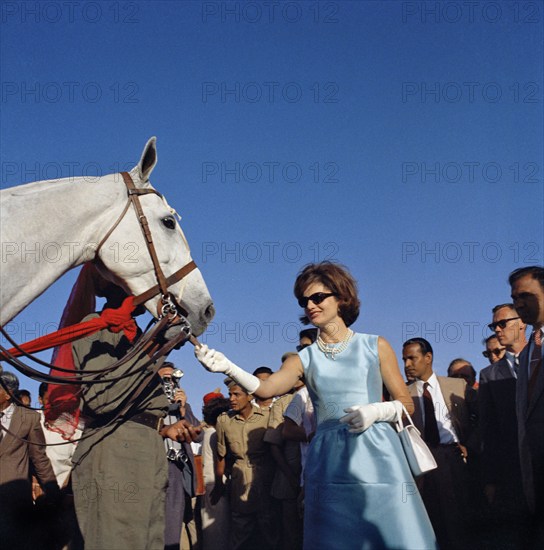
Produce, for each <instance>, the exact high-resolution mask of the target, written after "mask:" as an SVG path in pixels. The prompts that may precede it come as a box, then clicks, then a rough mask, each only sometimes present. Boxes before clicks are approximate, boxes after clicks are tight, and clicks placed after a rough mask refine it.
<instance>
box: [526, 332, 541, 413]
mask: <svg viewBox="0 0 544 550" xmlns="http://www.w3.org/2000/svg"><path fill="white" fill-rule="evenodd" d="M533 340H534V335H531V339H530V340H529V344H528V345H527V346H525V349H524V351H525V350H527V378H528V377H529V365H530V362H531V358H530V355H529V348H530V347H531V346H530V344H531V342H532V341H533ZM540 361H541V362H542V359H540ZM539 368H540V372H539V373H538V378H537V379H536V384H535V387H534V388H533V394H532V395H531V401H530V402H529V401H527V399H528V389H529V380H527V384H526V385H525V391H526V396H527V399H526V401H527V418H528V417H529V416H530V415H531V413H532V412H533V410H534V408H535V406H536V404H537V402H538V400H539V399H540V397H541V395H542V391H543V390H544V373H543V372H542V369H543V366H542V365H540V367H539Z"/></svg>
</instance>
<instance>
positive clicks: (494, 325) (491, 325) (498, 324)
mask: <svg viewBox="0 0 544 550" xmlns="http://www.w3.org/2000/svg"><path fill="white" fill-rule="evenodd" d="M516 319H519V317H510V319H503V320H502V321H495V322H494V323H489V325H487V326H488V327H489V328H490V329H491V330H492V331H493V332H495V329H496V328H497V327H499V328H502V329H505V328H506V325H507V324H508V321H515V320H516Z"/></svg>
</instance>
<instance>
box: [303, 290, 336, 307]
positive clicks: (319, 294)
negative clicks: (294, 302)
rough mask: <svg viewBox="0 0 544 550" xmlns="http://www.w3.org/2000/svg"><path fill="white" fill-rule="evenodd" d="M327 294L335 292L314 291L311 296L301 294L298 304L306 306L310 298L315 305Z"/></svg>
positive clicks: (326, 296) (333, 294)
mask: <svg viewBox="0 0 544 550" xmlns="http://www.w3.org/2000/svg"><path fill="white" fill-rule="evenodd" d="M329 296H336V294H335V293H334V292H316V293H315V294H312V295H311V296H303V297H302V298H299V299H298V305H299V306H300V307H303V308H306V307H307V306H308V302H309V301H310V300H311V301H312V302H313V303H314V304H315V305H316V306H317V305H319V304H320V303H321V302H322V301H323V300H325V298H328V297H329Z"/></svg>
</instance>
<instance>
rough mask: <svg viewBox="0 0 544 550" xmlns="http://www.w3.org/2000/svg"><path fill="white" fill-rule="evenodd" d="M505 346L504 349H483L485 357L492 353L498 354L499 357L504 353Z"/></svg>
mask: <svg viewBox="0 0 544 550" xmlns="http://www.w3.org/2000/svg"><path fill="white" fill-rule="evenodd" d="M504 350H505V348H502V349H490V350H489V351H487V350H486V351H482V355H483V356H484V357H489V356H490V355H496V356H497V357H498V356H499V355H501V354H502V353H503V351H504Z"/></svg>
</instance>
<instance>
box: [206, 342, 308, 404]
mask: <svg viewBox="0 0 544 550" xmlns="http://www.w3.org/2000/svg"><path fill="white" fill-rule="evenodd" d="M195 356H196V358H197V359H198V360H199V362H200V363H201V364H202V365H203V366H204V368H205V369H207V370H208V371H210V372H221V373H223V374H226V375H227V376H229V377H230V378H232V379H233V380H234V381H235V382H237V383H238V384H240V386H242V387H243V388H245V389H246V390H247V391H248V392H249V393H252V394H255V395H257V396H258V397H262V398H263V399H266V398H268V397H274V396H275V395H283V394H284V393H287V392H288V391H289V390H291V388H292V387H293V386H294V385H295V384H296V382H297V381H298V380H299V379H300V378H301V377H302V374H303V368H302V362H301V361H300V358H299V357H298V356H294V355H293V356H290V357H288V358H287V359H286V360H285V362H284V363H283V365H282V366H281V368H280V370H279V371H277V372H275V373H274V374H272V376H270V377H269V378H268V379H266V380H259V379H258V378H257V377H256V376H253V375H252V374H249V372H247V371H245V370H243V369H241V368H240V367H238V366H237V365H235V364H234V363H233V362H232V361H229V360H228V359H227V358H226V357H225V356H224V355H223V354H222V353H221V352H219V351H216V350H214V349H210V348H208V346H206V345H205V344H202V345H200V346H197V347H195Z"/></svg>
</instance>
